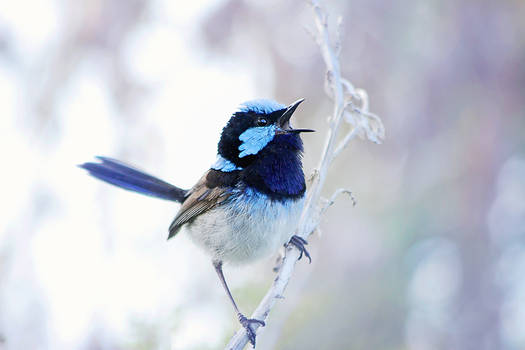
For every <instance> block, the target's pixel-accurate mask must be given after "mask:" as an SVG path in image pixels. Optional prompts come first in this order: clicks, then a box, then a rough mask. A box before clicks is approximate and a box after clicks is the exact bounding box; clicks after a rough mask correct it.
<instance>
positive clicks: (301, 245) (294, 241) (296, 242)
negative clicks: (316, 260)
mask: <svg viewBox="0 0 525 350" xmlns="http://www.w3.org/2000/svg"><path fill="white" fill-rule="evenodd" d="M288 244H291V245H293V246H294V247H296V248H297V249H299V251H300V252H301V255H299V259H297V260H301V258H302V257H303V253H304V255H305V256H306V257H307V258H308V260H309V262H310V263H312V258H311V257H310V253H308V250H307V249H306V247H305V245H307V244H308V242H307V241H306V239H304V238H302V237H299V236H296V235H293V236H292V238H290V242H288Z"/></svg>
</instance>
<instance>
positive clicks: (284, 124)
mask: <svg viewBox="0 0 525 350" xmlns="http://www.w3.org/2000/svg"><path fill="white" fill-rule="evenodd" d="M303 101H304V98H301V99H299V100H297V101H295V102H294V103H292V104H291V105H289V106H288V107H287V108H286V111H285V112H284V113H283V115H281V116H280V117H279V120H278V121H277V122H278V124H279V126H280V127H281V129H282V130H283V131H286V132H287V133H300V132H313V131H315V130H312V129H291V128H290V123H289V122H290V118H291V117H292V114H293V112H295V110H296V109H297V106H299V105H300V104H301V102H303Z"/></svg>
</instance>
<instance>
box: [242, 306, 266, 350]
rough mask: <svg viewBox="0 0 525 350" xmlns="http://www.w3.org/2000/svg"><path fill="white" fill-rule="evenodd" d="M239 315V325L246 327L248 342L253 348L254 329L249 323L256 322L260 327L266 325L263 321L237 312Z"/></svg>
mask: <svg viewBox="0 0 525 350" xmlns="http://www.w3.org/2000/svg"><path fill="white" fill-rule="evenodd" d="M237 316H238V317H239V322H240V323H241V325H242V326H243V327H244V329H246V333H247V334H248V339H249V340H250V343H251V344H252V346H253V348H254V349H255V331H254V330H253V328H252V326H251V324H252V323H258V324H259V325H261V326H262V327H264V326H265V325H266V323H264V321H261V320H256V319H254V318H246V316H244V315H243V314H241V313H239V314H238V315H237Z"/></svg>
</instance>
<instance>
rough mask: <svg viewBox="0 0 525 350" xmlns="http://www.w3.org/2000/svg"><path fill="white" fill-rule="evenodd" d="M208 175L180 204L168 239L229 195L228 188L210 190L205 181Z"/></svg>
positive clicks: (205, 175)
mask: <svg viewBox="0 0 525 350" xmlns="http://www.w3.org/2000/svg"><path fill="white" fill-rule="evenodd" d="M208 174H209V172H207V173H206V174H204V176H203V177H202V178H201V179H200V180H199V182H198V183H197V184H196V185H195V186H194V187H193V188H192V189H191V190H190V192H189V195H188V197H187V199H186V200H185V201H184V203H182V206H181V207H180V209H179V212H178V213H177V216H175V219H173V222H172V223H171V225H170V228H169V236H168V239H170V238H171V237H173V236H175V235H176V234H177V233H178V232H179V230H180V229H181V227H182V226H183V225H184V224H186V223H188V222H190V221H192V220H193V219H195V217H197V216H199V215H200V214H202V213H204V212H206V211H208V210H210V209H213V208H215V207H216V206H218V205H220V204H221V203H222V202H224V201H225V200H226V199H228V198H229V196H230V195H231V191H230V189H231V187H229V186H226V187H219V186H217V187H213V188H210V187H209V185H208V181H207V176H208Z"/></svg>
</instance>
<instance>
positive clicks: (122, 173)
mask: <svg viewBox="0 0 525 350" xmlns="http://www.w3.org/2000/svg"><path fill="white" fill-rule="evenodd" d="M96 158H97V159H99V160H100V161H101V163H84V164H80V165H79V167H81V168H83V169H86V170H87V171H88V172H89V174H90V175H91V176H93V177H96V178H97V179H99V180H102V181H105V182H107V183H110V184H112V185H115V186H118V187H121V188H123V189H126V190H129V191H134V192H138V193H141V194H145V195H148V196H152V197H157V198H162V199H168V200H172V201H176V202H183V201H184V199H185V197H186V193H187V192H188V191H187V190H183V189H181V188H178V187H176V186H173V185H171V184H169V183H167V182H164V181H162V180H160V179H158V178H156V177H154V176H151V175H149V174H146V173H144V172H142V171H140V170H137V169H135V168H133V167H131V166H129V165H126V164H124V163H122V162H120V161H118V160H115V159H111V158H107V157H96Z"/></svg>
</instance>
